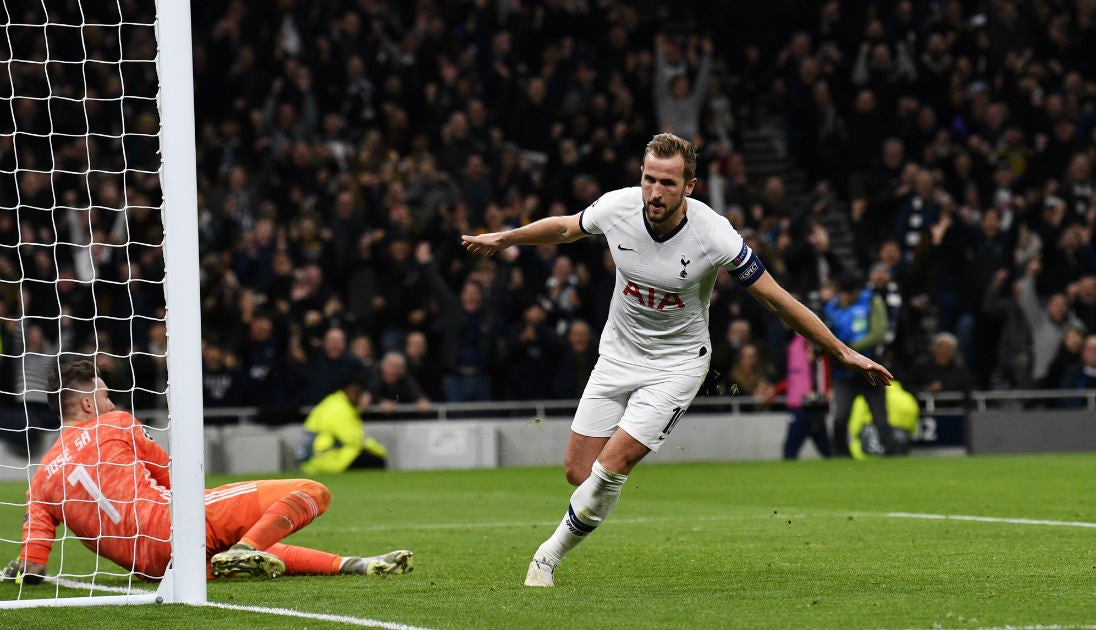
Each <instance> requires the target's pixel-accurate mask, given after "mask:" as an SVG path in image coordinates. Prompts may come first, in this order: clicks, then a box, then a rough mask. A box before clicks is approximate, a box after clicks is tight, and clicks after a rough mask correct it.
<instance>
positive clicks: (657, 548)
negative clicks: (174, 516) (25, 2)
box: [0, 454, 1096, 630]
mask: <svg viewBox="0 0 1096 630" xmlns="http://www.w3.org/2000/svg"><path fill="white" fill-rule="evenodd" d="M229 480H231V479H230V478H228V477H218V478H211V479H209V480H208V482H209V484H210V485H214V484H218V483H224V482H226V481H229ZM321 481H323V482H324V483H326V484H327V485H328V486H329V487H330V488H331V490H332V493H333V495H334V501H333V503H332V506H331V509H330V510H329V511H328V512H327V514H325V515H323V516H322V517H320V518H319V519H318V520H317V521H316V522H314V523H312V524H311V525H310V526H308V527H307V528H305V529H303V530H301V531H300V532H297V533H296V534H294V535H293V536H292V537H291V538H289V539H287V542H292V543H296V544H301V545H308V546H314V547H318V548H323V549H327V550H330V551H334V552H336V553H341V554H375V553H381V552H384V551H388V550H391V549H396V548H403V547H405V548H409V549H412V550H414V552H415V561H416V565H415V566H416V568H415V571H414V572H413V573H411V574H409V575H403V576H393V577H388V578H378V577H348V576H339V577H283V578H278V579H275V580H256V579H250V578H247V579H234V580H218V581H215V582H211V583H210V584H209V600H210V601H211V602H216V603H221V604H228V605H232V606H236V607H245V608H246V609H238V608H232V609H226V608H214V607H189V606H181V605H145V606H125V607H93V608H35V609H20V610H7V611H2V612H0V626H2V627H4V628H19V629H29V628H82V629H103V630H117V629H118V628H157V629H158V630H166V629H173V628H187V629H192V628H216V629H217V630H232V629H236V628H239V629H241V630H242V629H250V628H263V629H265V630H276V629H283V628H285V629H290V628H292V629H300V628H309V629H322V628H337V627H339V628H345V627H354V626H358V627H361V626H365V627H387V628H392V629H398V628H428V629H434V630H449V629H452V630H471V629H476V630H491V629H500V630H502V629H506V630H514V629H548V628H568V629H570V628H585V629H598V630H601V629H615V628H620V629H625V628H626V629H629V630H634V629H646V628H667V629H669V628H674V629H676V628H713V629H724V628H726V629H735V628H745V629H789V630H790V629H808V628H809V629H829V628H834V629H836V628H841V629H853V630H856V629H871V630H891V629H893V630H905V629H913V628H925V629H932V628H940V629H952V628H963V629H989V628H992V629H995V630H996V629H1000V630H1004V629H1005V628H1029V629H1036V628H1053V629H1055V630H1058V629H1064V628H1096V454H1078V455H1042V456H1010V457H956V458H929V457H910V458H900V459H887V460H872V461H866V462H853V461H850V460H830V461H817V460H816V461H799V462H764V463H725V464H659V463H657V456H656V457H652V458H650V460H649V461H648V462H646V463H644V464H643V465H641V466H640V467H639V468H638V469H637V470H636V471H635V472H634V473H633V475H632V477H631V479H630V480H629V481H628V483H627V485H626V486H625V487H624V492H623V495H622V498H621V501H620V503H619V504H618V506H617V508H616V511H615V512H614V513H613V515H612V516H611V517H610V518H609V520H608V521H607V522H606V523H605V525H603V526H602V527H601V528H599V529H598V530H597V531H596V532H595V533H593V534H592V535H591V537H590V538H589V539H588V540H587V541H586V542H584V543H583V544H582V545H580V546H579V547H578V548H576V549H575V551H573V552H572V553H571V554H570V555H569V556H568V557H567V559H566V561H565V562H564V563H563V564H562V565H561V566H560V568H559V570H558V571H557V584H558V586H557V587H556V588H554V589H530V588H525V587H523V586H522V580H523V578H524V575H525V568H526V565H527V563H528V560H529V557H530V554H532V552H533V551H534V550H535V549H536V547H537V545H539V544H540V542H541V541H542V540H543V539H544V538H545V537H547V536H548V534H549V533H550V532H551V530H552V529H553V528H554V527H555V525H556V524H557V523H558V521H559V519H560V517H561V516H562V514H563V511H564V509H565V508H566V504H567V498H568V496H570V493H571V488H570V486H568V485H567V484H566V483H565V481H564V479H563V473H562V471H561V470H560V469H558V468H522V469H499V470H474V471H431V472H394V471H389V472H362V473H348V474H344V475H339V476H329V477H323V478H321ZM23 491H24V488H23V486H22V484H10V483H9V484H2V485H0V500H3V501H5V502H17V501H20V500H21V495H22V493H23ZM897 513H905V514H906V515H905V516H902V515H899V514H897ZM915 515H919V516H915ZM923 515H951V516H953V517H954V516H975V517H988V518H987V519H986V520H965V519H959V518H949V519H946V520H945V519H932V518H925V517H923ZM21 518H22V517H21V510H20V509H18V508H15V507H10V506H0V528H2V529H0V531H2V534H3V537H4V538H7V539H12V538H17V537H18V532H19V525H20V522H21ZM1031 521H1036V522H1031ZM65 551H66V563H72V565H71V566H73V567H79V568H83V569H88V568H90V567H92V566H93V564H92V560H93V557H92V555H91V554H90V553H89V552H87V551H85V550H83V549H82V548H80V547H78V546H75V545H66V547H65ZM16 554H17V547H16V546H15V545H12V544H0V559H3V560H4V561H5V562H6V561H7V560H8V559H12V558H14V557H15V556H16ZM57 557H58V554H57V553H56V552H55V554H54V565H56V560H57ZM67 566H68V565H67ZM51 568H53V569H54V570H55V566H53V565H51ZM105 583H107V584H111V583H114V584H124V580H122V579H121V578H109V579H107V580H106V581H105ZM36 588H39V589H45V590H44V591H43V593H44V592H46V591H48V593H49V594H50V595H52V593H53V590H54V588H53V587H51V586H40V587H36ZM31 592H33V591H31ZM17 593H18V587H17V586H16V585H14V584H0V599H12V598H14V597H16V595H17ZM62 593H68V591H64V590H63V591H62ZM251 608H261V609H283V610H292V611H300V612H303V613H309V614H312V615H313V616H312V617H293V616H287V615H286V614H272V613H270V612H262V611H257V610H252V609H251ZM321 615H328V616H330V617H325V618H321V617H319V616H321Z"/></svg>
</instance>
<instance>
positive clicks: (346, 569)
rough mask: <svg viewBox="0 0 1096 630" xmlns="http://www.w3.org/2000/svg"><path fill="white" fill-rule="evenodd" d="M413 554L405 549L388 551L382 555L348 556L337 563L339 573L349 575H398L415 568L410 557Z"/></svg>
mask: <svg viewBox="0 0 1096 630" xmlns="http://www.w3.org/2000/svg"><path fill="white" fill-rule="evenodd" d="M414 555H415V554H413V553H411V552H410V551H408V550H406V549H397V550H396V551H389V552H388V553H386V554H384V555H383V556H372V557H369V558H359V557H357V556H348V557H346V558H343V561H342V564H341V565H339V573H346V574H351V575H399V574H401V573H410V572H412V571H414V570H415V567H414V564H413V562H412V559H413V557H414Z"/></svg>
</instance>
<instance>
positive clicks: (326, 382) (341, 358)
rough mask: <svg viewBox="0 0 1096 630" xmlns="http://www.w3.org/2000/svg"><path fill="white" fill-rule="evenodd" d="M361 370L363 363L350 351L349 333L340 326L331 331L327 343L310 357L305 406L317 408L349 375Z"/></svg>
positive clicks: (327, 336) (326, 333)
mask: <svg viewBox="0 0 1096 630" xmlns="http://www.w3.org/2000/svg"><path fill="white" fill-rule="evenodd" d="M361 367H362V361H361V359H359V358H358V357H355V356H354V355H353V354H351V353H350V352H349V351H348V350H347V344H346V331H345V330H343V329H342V328H339V327H338V326H332V327H331V328H328V329H327V331H326V332H324V334H323V343H322V344H321V345H320V347H319V348H316V349H315V351H313V352H312V353H311V356H310V357H309V360H308V383H307V385H306V390H305V395H304V398H303V400H302V402H303V403H304V404H306V405H315V404H316V403H318V402H320V400H322V399H323V397H324V396H326V395H327V394H329V393H331V392H333V391H335V389H336V388H338V386H339V383H342V382H343V379H344V378H345V376H346V375H347V374H348V373H350V372H352V371H354V370H358V369H361Z"/></svg>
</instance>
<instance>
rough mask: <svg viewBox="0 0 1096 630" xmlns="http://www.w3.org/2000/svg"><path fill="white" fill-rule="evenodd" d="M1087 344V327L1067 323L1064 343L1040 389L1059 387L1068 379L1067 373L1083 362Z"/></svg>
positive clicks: (1059, 347) (1056, 353)
mask: <svg viewBox="0 0 1096 630" xmlns="http://www.w3.org/2000/svg"><path fill="white" fill-rule="evenodd" d="M1084 344H1085V329H1084V328H1082V327H1081V326H1077V325H1076V324H1068V325H1066V328H1065V331H1064V332H1063V333H1062V343H1061V345H1059V346H1058V351H1057V352H1055V353H1054V360H1053V361H1051V362H1050V365H1049V366H1048V367H1047V374H1046V376H1045V377H1043V380H1042V381H1041V382H1039V383H1038V386H1039V388H1040V389H1057V388H1059V387H1062V386H1063V385H1062V384H1063V383H1064V382H1065V381H1066V380H1067V377H1066V373H1067V372H1069V371H1070V370H1071V368H1073V367H1074V366H1075V365H1076V364H1078V363H1080V362H1081V354H1082V352H1083V349H1084Z"/></svg>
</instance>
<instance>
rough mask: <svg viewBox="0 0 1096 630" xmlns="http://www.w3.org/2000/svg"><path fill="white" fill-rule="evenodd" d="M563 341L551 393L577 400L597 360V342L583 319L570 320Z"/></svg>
mask: <svg viewBox="0 0 1096 630" xmlns="http://www.w3.org/2000/svg"><path fill="white" fill-rule="evenodd" d="M565 341H566V343H565V344H564V347H563V351H562V352H561V354H560V356H559V358H558V360H557V361H556V373H555V375H554V386H553V393H554V395H555V397H556V398H563V399H567V400H577V399H578V398H579V397H581V396H582V392H583V390H584V389H586V381H588V380H589V379H590V372H592V371H593V369H594V363H596V362H597V357H598V351H597V343H595V341H596V340H595V339H594V333H593V330H592V329H591V327H590V324H588V323H586V320H583V319H575V320H572V321H571V325H570V327H569V328H568V329H567V337H566V340H565Z"/></svg>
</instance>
